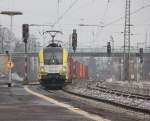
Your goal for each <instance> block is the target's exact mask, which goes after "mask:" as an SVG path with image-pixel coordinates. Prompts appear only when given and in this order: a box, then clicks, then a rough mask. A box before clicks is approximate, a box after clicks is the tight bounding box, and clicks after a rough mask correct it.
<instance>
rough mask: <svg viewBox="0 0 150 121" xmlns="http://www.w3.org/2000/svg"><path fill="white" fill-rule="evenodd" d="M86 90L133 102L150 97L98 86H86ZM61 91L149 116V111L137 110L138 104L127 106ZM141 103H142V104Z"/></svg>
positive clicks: (69, 91)
mask: <svg viewBox="0 0 150 121" xmlns="http://www.w3.org/2000/svg"><path fill="white" fill-rule="evenodd" d="M87 89H88V90H92V91H94V90H95V91H98V92H102V93H104V94H106V95H116V96H119V97H124V98H126V99H131V100H132V101H133V102H134V101H135V102H136V100H139V99H140V100H141V99H142V100H143V101H149V100H150V97H149V96H145V95H144V96H142V95H138V94H131V93H127V92H121V91H118V90H115V89H114V90H111V89H107V88H104V87H99V86H96V87H91V86H88V87H87ZM63 91H65V92H68V93H71V94H75V95H77V96H81V97H84V98H88V99H93V100H96V101H101V102H104V103H108V104H112V105H115V106H119V107H121V108H125V109H127V110H132V111H135V112H141V113H144V114H148V115H150V110H149V109H146V108H139V107H138V104H137V105H129V104H126V103H122V102H116V101H114V100H108V99H104V98H101V97H99V98H98V97H96V96H91V95H85V94H82V93H76V92H73V91H71V90H68V89H63ZM142 103H143V102H142Z"/></svg>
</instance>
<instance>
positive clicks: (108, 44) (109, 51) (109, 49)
mask: <svg viewBox="0 0 150 121" xmlns="http://www.w3.org/2000/svg"><path fill="white" fill-rule="evenodd" d="M107 54H108V56H110V54H111V45H110V42H107Z"/></svg>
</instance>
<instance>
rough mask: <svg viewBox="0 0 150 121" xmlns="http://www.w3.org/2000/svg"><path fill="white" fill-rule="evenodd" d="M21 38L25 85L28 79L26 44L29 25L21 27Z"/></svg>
mask: <svg viewBox="0 0 150 121" xmlns="http://www.w3.org/2000/svg"><path fill="white" fill-rule="evenodd" d="M22 37H23V41H24V43H25V53H26V56H25V64H24V67H25V78H24V83H25V84H27V83H28V78H27V70H28V69H27V42H28V38H29V24H23V25H22Z"/></svg>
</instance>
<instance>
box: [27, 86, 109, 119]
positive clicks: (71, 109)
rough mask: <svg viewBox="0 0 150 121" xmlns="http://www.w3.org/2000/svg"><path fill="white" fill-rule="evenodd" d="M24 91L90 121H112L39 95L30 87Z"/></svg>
mask: <svg viewBox="0 0 150 121" xmlns="http://www.w3.org/2000/svg"><path fill="white" fill-rule="evenodd" d="M24 89H25V90H26V91H27V92H29V93H31V94H32V95H35V96H37V97H40V98H42V99H44V100H46V101H48V102H51V103H54V104H56V105H58V106H61V107H64V108H67V109H68V110H70V111H72V112H75V113H78V114H80V115H83V116H84V117H86V118H89V119H92V120H95V121H110V120H107V119H104V118H102V117H100V116H98V115H95V114H90V113H88V112H86V111H84V110H81V109H79V108H75V107H73V106H71V105H68V104H64V103H63V102H60V101H57V100H54V99H53V98H50V97H47V96H45V95H42V94H39V93H37V92H34V91H32V90H31V89H29V88H28V86H25V87H24Z"/></svg>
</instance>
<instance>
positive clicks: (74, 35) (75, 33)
mask: <svg viewBox="0 0 150 121" xmlns="http://www.w3.org/2000/svg"><path fill="white" fill-rule="evenodd" d="M72 48H73V51H74V52H75V51H76V49H77V32H76V29H73V33H72Z"/></svg>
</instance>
